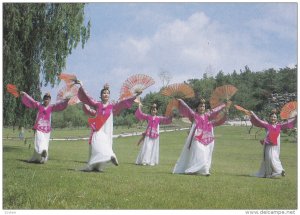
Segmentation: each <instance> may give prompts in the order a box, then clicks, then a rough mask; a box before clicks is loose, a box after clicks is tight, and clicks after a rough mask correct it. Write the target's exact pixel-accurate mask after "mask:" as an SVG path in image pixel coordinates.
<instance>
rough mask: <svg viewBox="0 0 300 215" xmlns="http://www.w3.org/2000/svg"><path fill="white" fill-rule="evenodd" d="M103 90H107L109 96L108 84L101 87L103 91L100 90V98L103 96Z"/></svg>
mask: <svg viewBox="0 0 300 215" xmlns="http://www.w3.org/2000/svg"><path fill="white" fill-rule="evenodd" d="M105 90H107V91H108V92H109V94H110V90H109V86H108V84H105V85H104V86H103V89H102V90H101V92H100V96H102V94H103V92H104V91H105Z"/></svg>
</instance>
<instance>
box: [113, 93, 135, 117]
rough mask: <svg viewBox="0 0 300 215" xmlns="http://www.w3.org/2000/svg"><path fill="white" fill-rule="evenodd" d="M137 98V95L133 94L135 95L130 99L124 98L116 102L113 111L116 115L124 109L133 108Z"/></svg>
mask: <svg viewBox="0 0 300 215" xmlns="http://www.w3.org/2000/svg"><path fill="white" fill-rule="evenodd" d="M135 99H136V96H133V97H130V98H128V99H124V100H122V101H120V102H118V103H116V104H114V107H113V113H114V114H115V115H118V114H120V112H121V111H122V110H123V109H128V108H131V106H132V104H133V102H134V100H135Z"/></svg>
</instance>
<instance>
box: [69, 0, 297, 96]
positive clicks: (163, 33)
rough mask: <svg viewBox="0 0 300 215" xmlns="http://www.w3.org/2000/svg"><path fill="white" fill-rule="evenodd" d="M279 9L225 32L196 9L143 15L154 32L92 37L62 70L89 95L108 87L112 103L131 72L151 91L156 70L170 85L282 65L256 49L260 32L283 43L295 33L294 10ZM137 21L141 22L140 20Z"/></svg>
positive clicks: (267, 52) (261, 41) (272, 55)
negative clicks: (146, 78) (147, 80)
mask: <svg viewBox="0 0 300 215" xmlns="http://www.w3.org/2000/svg"><path fill="white" fill-rule="evenodd" d="M281 6H282V5H280V4H278V5H277V6H276V7H271V9H269V10H262V11H263V12H265V13H262V15H261V16H260V17H259V18H257V17H258V16H254V17H256V18H255V19H252V21H249V23H248V25H247V26H243V23H238V24H236V25H237V26H234V27H232V26H231V27H230V29H229V28H226V26H228V25H230V24H228V23H226V25H224V24H223V23H221V21H222V20H219V22H217V21H216V19H214V17H209V16H208V15H207V14H206V13H204V12H202V11H198V12H194V13H192V14H191V15H190V16H188V17H186V18H181V19H179V18H173V19H171V17H168V16H166V15H164V16H160V15H159V14H158V15H157V16H155V15H154V14H153V13H151V12H149V11H143V13H141V14H142V17H145V18H147V19H149V16H150V17H151V16H153V17H154V19H155V20H153V21H152V22H151V24H150V25H151V27H152V28H153V27H155V28H153V29H151V30H150V29H149V31H147V34H146V33H143V34H138V33H135V31H130V35H129V34H128V32H127V33H124V32H118V31H117V30H115V31H116V32H114V31H111V32H110V34H109V35H107V34H106V36H107V37H103V36H102V35H93V34H92V36H91V39H90V40H89V41H88V43H87V44H86V47H85V49H84V50H81V49H78V50H76V51H75V52H74V54H73V55H72V56H71V57H70V60H69V61H68V62H69V63H68V69H69V71H71V72H72V73H76V74H78V76H79V77H80V78H81V79H84V83H85V86H86V87H87V90H88V92H90V94H91V95H92V96H94V95H95V97H96V96H97V97H98V95H99V92H100V89H101V87H102V84H104V83H105V82H108V83H110V85H111V88H112V90H111V91H112V92H113V93H112V94H113V95H112V97H113V98H114V99H116V98H117V97H118V95H119V90H120V88H121V85H122V82H123V81H125V79H126V78H128V77H129V76H130V75H133V74H137V73H143V74H147V75H150V76H152V77H153V78H154V79H155V81H156V83H157V84H156V85H155V86H152V87H151V91H153V90H156V91H157V90H158V89H159V88H160V87H161V81H160V79H159V77H158V73H159V72H160V71H161V70H166V71H168V72H170V73H171V75H172V77H173V78H172V80H171V82H172V83H175V82H183V81H186V80H187V79H190V78H202V76H203V73H204V72H207V71H208V68H210V69H209V71H210V73H211V74H210V75H215V74H216V73H217V72H218V71H220V70H222V71H223V72H224V73H231V72H233V70H237V71H239V70H240V69H243V68H244V66H246V65H247V66H249V67H250V69H251V70H258V71H259V70H263V69H267V68H270V67H273V68H276V67H278V66H281V67H282V66H286V65H280V62H278V59H280V58H281V56H278V55H276V53H273V51H272V50H270V49H268V48H266V47H262V44H265V42H269V41H268V39H269V38H266V37H265V32H272V33H273V34H275V35H277V36H278V37H281V38H285V39H286V38H291V36H292V35H293V34H294V33H295V28H297V27H295V25H296V24H295V22H296V21H297V20H295V18H296V15H295V14H293V13H294V12H295V11H294V10H295V8H296V7H292V9H293V11H292V14H291V12H290V9H289V7H287V8H285V7H281ZM159 17H162V20H161V23H160V24H159V25H157V26H155V24H154V23H158V21H157V19H158V18H159ZM137 20H138V19H136V20H135V22H137ZM94 21H95V22H96V20H94ZM139 22H140V23H142V22H143V19H140V20H139ZM145 23H150V21H149V20H148V21H145ZM131 26H132V25H131ZM139 26H140V25H139ZM250 26H251V27H250ZM279 26H281V27H279ZM283 26H286V29H284V28H283ZM144 27H145V28H147V27H149V26H147V25H146V26H144ZM249 27H250V28H249ZM261 29H264V30H263V31H262V30H261ZM253 30H255V31H253ZM285 31H288V32H285ZM145 32H146V31H145ZM149 32H150V33H149ZM254 32H255V33H254ZM258 33H259V34H260V37H259V36H258V35H259V34H258ZM264 39H266V41H264ZM288 64H289V65H290V64H293V62H292V60H290V59H289V60H288Z"/></svg>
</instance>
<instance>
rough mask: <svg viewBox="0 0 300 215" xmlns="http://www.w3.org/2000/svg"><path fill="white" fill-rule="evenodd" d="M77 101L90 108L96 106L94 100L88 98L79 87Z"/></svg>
mask: <svg viewBox="0 0 300 215" xmlns="http://www.w3.org/2000/svg"><path fill="white" fill-rule="evenodd" d="M77 97H78V99H79V100H80V101H81V102H83V103H84V104H87V105H89V106H92V107H96V106H97V101H96V100H94V99H93V98H92V97H90V96H89V95H88V94H87V92H86V91H85V90H84V89H83V87H80V88H79V90H78V94H77Z"/></svg>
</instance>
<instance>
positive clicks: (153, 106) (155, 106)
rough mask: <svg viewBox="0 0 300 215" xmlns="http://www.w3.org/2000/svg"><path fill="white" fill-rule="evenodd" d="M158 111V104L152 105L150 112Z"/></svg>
mask: <svg viewBox="0 0 300 215" xmlns="http://www.w3.org/2000/svg"><path fill="white" fill-rule="evenodd" d="M154 108H155V109H156V110H157V109H158V107H157V104H156V103H153V104H152V105H151V107H150V111H152V110H153V109H154Z"/></svg>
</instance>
